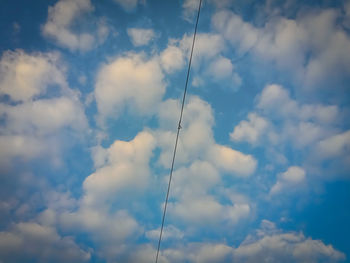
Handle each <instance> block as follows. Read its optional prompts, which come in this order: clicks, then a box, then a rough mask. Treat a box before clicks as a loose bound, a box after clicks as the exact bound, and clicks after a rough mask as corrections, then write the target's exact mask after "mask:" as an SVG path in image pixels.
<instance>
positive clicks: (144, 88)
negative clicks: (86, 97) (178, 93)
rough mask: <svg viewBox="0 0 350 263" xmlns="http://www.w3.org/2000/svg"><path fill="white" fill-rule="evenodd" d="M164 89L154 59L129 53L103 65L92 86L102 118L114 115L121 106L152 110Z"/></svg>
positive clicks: (160, 70)
mask: <svg viewBox="0 0 350 263" xmlns="http://www.w3.org/2000/svg"><path fill="white" fill-rule="evenodd" d="M164 92H165V83H164V80H163V72H162V69H161V67H160V65H159V62H158V60H157V59H154V58H153V59H150V60H146V58H144V56H142V55H137V54H129V55H127V56H125V57H119V58H117V59H115V60H114V61H112V62H111V63H109V64H106V65H104V66H103V67H102V68H101V70H100V71H99V73H98V76H97V82H96V86H95V91H94V93H95V98H96V102H97V108H98V111H99V114H100V117H101V118H102V119H104V118H106V117H111V116H114V117H117V116H118V115H120V114H121V113H122V111H123V110H125V109H127V110H129V111H130V112H132V113H137V114H140V115H147V114H149V113H150V112H151V113H154V111H155V110H156V106H157V104H158V103H160V100H161V98H162V97H163V94H164Z"/></svg>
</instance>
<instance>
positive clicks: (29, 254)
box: [0, 222, 91, 262]
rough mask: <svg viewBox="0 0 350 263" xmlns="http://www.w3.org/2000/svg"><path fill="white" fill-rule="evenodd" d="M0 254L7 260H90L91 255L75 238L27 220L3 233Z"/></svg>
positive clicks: (0, 239)
mask: <svg viewBox="0 0 350 263" xmlns="http://www.w3.org/2000/svg"><path fill="white" fill-rule="evenodd" d="M0 257H1V259H2V260H5V261H6V262H19V261H21V262H23V261H26V260H28V259H29V258H35V259H36V260H38V261H40V262H88V261H89V260H90V257H91V255H90V252H88V251H84V250H82V249H81V248H80V247H79V246H78V245H77V244H76V243H75V242H74V240H73V239H72V237H69V236H66V237H61V236H60V235H59V234H58V233H57V232H56V230H55V229H54V228H52V227H47V226H43V225H39V224H37V223H30V222H28V223H18V224H14V225H13V227H12V229H11V230H10V231H6V232H0Z"/></svg>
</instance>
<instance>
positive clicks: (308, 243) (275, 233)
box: [233, 220, 345, 263]
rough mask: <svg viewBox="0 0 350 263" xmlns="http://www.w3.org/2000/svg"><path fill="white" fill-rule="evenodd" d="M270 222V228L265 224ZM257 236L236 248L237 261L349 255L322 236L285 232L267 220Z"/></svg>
mask: <svg viewBox="0 0 350 263" xmlns="http://www.w3.org/2000/svg"><path fill="white" fill-rule="evenodd" d="M266 224H268V225H269V227H268V229H264V225H266ZM262 227H263V228H262V229H261V230H259V231H257V235H256V236H248V237H247V239H246V240H245V241H244V242H243V243H242V244H241V245H240V246H239V247H238V248H236V249H234V251H233V257H234V261H235V262H239V263H240V262H246V263H256V262H271V263H274V262H288V263H289V262H290V263H292V262H305V263H306V262H310V263H316V262H341V261H343V260H344V259H345V255H344V254H343V253H341V252H339V251H337V250H336V249H334V248H333V247H332V246H331V245H325V244H324V243H323V242H322V241H321V240H313V239H311V238H306V237H305V236H304V235H303V234H302V233H295V232H290V233H283V232H281V231H280V230H278V229H276V228H275V226H274V224H273V223H271V222H269V221H266V220H264V221H263V223H262Z"/></svg>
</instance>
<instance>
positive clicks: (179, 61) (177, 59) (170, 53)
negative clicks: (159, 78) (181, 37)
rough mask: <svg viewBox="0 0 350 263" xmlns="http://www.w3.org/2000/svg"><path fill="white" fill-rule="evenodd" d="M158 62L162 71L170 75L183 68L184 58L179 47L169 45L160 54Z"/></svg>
mask: <svg viewBox="0 0 350 263" xmlns="http://www.w3.org/2000/svg"><path fill="white" fill-rule="evenodd" d="M160 61H161V65H162V67H163V68H164V70H165V71H166V72H168V73H172V72H174V71H176V70H179V69H181V68H182V67H183V65H184V64H185V57H184V53H183V52H182V50H181V49H180V48H179V47H177V46H176V45H172V44H170V45H169V46H168V47H167V48H166V49H165V50H164V51H163V52H162V53H161V54H160Z"/></svg>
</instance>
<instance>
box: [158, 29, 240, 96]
mask: <svg viewBox="0 0 350 263" xmlns="http://www.w3.org/2000/svg"><path fill="white" fill-rule="evenodd" d="M192 40H193V35H188V34H185V35H184V36H183V37H182V38H181V39H170V41H169V45H168V47H167V49H165V50H164V51H163V52H162V53H161V63H162V65H163V67H164V69H165V70H166V71H167V72H168V73H172V72H174V71H175V70H177V69H180V68H181V67H182V66H183V65H184V58H188V57H189V55H190V51H191V46H192ZM225 48H226V47H225V41H224V39H223V37H222V36H220V35H219V34H213V33H198V34H197V36H196V42H195V49H194V51H193V61H192V66H193V75H194V77H193V81H192V85H193V86H196V87H199V86H201V85H202V83H204V82H208V81H209V82H212V83H213V84H215V85H218V86H219V87H222V88H228V89H231V90H234V89H237V88H238V87H239V86H240V85H241V84H242V80H241V78H240V76H239V75H238V73H237V72H236V70H235V66H234V64H233V63H232V61H231V60H230V59H229V58H227V57H226V56H225V55H224V51H225Z"/></svg>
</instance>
